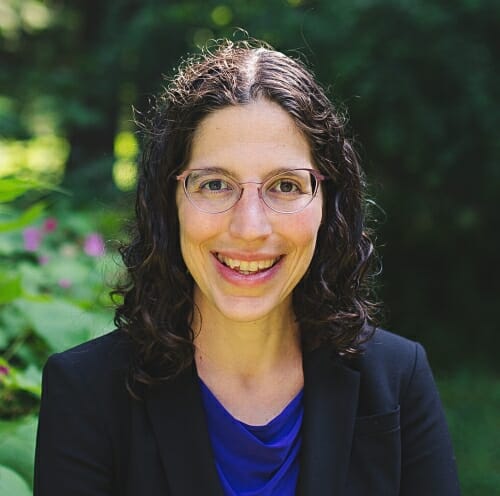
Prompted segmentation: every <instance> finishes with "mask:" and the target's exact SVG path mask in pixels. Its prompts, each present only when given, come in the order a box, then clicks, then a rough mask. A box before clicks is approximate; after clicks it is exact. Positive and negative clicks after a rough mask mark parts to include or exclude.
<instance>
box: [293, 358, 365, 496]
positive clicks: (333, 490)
mask: <svg viewBox="0 0 500 496" xmlns="http://www.w3.org/2000/svg"><path fill="white" fill-rule="evenodd" d="M303 366H304V420H303V424H302V449H301V457H300V475H299V482H298V488H297V496H309V495H312V494H314V496H323V495H325V496H326V495H328V496H331V495H332V494H335V495H337V496H341V495H343V494H344V487H345V483H346V477H347V471H348V468H349V459H350V454H351V445H352V436H353V432H354V422H355V418H356V411H357V407H358V395H359V372H358V371H356V370H353V369H350V368H348V367H347V366H345V365H344V364H343V363H342V361H341V360H340V357H338V355H334V354H333V353H332V352H331V351H329V350H328V349H318V350H315V351H313V352H310V353H306V354H305V355H304V365H303Z"/></svg>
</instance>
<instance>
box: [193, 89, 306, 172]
mask: <svg viewBox="0 0 500 496" xmlns="http://www.w3.org/2000/svg"><path fill="white" fill-rule="evenodd" d="M312 166H313V165H312V158H311V150H310V147H309V144H308V142H307V139H306V138H305V136H304V135H303V134H302V132H301V131H300V130H299V128H298V127H297V125H296V124H295V122H294V120H293V119H292V117H291V116H290V115H289V114H288V113H287V112H286V111H285V110H283V109H282V108H281V107H280V106H279V105H278V104H276V103H274V102H270V101H268V100H264V99H259V100H257V101H254V102H251V103H249V104H246V105H235V106H229V107H224V108H222V109H219V110H216V111H214V112H212V113H211V114H209V115H208V116H207V117H205V119H203V120H202V121H201V123H200V124H199V126H198V127H197V129H196V131H195V133H194V136H193V142H192V147H191V154H190V160H189V162H188V165H187V168H206V167H218V168H222V169H225V170H227V171H229V172H231V173H232V174H234V175H236V176H238V175H243V174H248V173H249V172H252V173H253V172H255V173H266V174H267V173H269V172H271V171H273V170H275V169H283V168H310V167H312Z"/></svg>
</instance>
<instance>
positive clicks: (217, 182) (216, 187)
mask: <svg viewBox="0 0 500 496" xmlns="http://www.w3.org/2000/svg"><path fill="white" fill-rule="evenodd" d="M199 187H200V189H202V190H206V191H227V190H230V189H232V188H231V185H230V184H229V182H228V181H225V180H224V179H219V178H217V179H210V180H208V181H204V182H202V183H201V184H200V186H199Z"/></svg>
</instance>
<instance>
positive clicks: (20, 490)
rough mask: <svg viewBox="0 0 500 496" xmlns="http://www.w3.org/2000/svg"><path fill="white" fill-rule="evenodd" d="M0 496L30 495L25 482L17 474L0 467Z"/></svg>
mask: <svg viewBox="0 0 500 496" xmlns="http://www.w3.org/2000/svg"><path fill="white" fill-rule="evenodd" d="M0 494H5V495H11V496H30V495H31V494H32V493H31V490H30V488H29V486H28V484H27V483H26V481H25V480H24V479H23V478H22V477H21V476H20V475H19V474H18V473H17V472H14V471H13V470H11V469H10V468H8V467H4V466H2V465H0Z"/></svg>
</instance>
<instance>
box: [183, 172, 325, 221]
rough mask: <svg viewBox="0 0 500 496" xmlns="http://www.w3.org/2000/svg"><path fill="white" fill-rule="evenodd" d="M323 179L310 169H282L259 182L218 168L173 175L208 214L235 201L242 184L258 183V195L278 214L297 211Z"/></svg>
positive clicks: (196, 205)
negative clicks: (239, 180)
mask: <svg viewBox="0 0 500 496" xmlns="http://www.w3.org/2000/svg"><path fill="white" fill-rule="evenodd" d="M324 179H326V178H325V177H324V176H323V175H321V174H320V173H319V172H318V171H316V170H314V169H290V170H285V171H283V172H279V173H277V174H275V175H273V176H271V177H269V178H268V179H266V180H265V181H264V182H261V183H260V182H256V181H246V182H243V183H240V182H238V181H236V180H235V179H234V178H232V177H231V176H230V175H228V174H226V173H225V172H221V171H219V170H218V169H188V170H185V171H184V172H183V173H182V174H180V175H179V176H177V180H178V181H183V185H184V192H185V194H186V197H187V198H188V200H189V201H190V202H191V203H192V204H193V205H194V206H195V207H196V208H198V209H199V210H201V211H203V212H207V213H210V214H218V213H222V212H226V211H227V210H229V209H230V208H232V207H233V206H234V205H236V203H237V202H238V201H239V200H240V198H241V197H242V195H243V190H244V187H243V186H244V185H246V184H257V185H258V186H259V187H258V192H259V197H260V199H261V200H262V201H263V202H264V203H265V204H266V205H267V206H268V207H269V208H270V209H271V210H274V211H275V212H278V213H282V214H293V213H296V212H300V211H301V210H303V209H304V208H306V207H307V205H309V204H310V203H311V202H312V201H313V199H314V197H315V196H316V193H317V192H318V187H319V183H320V182H321V181H323V180H324Z"/></svg>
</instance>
